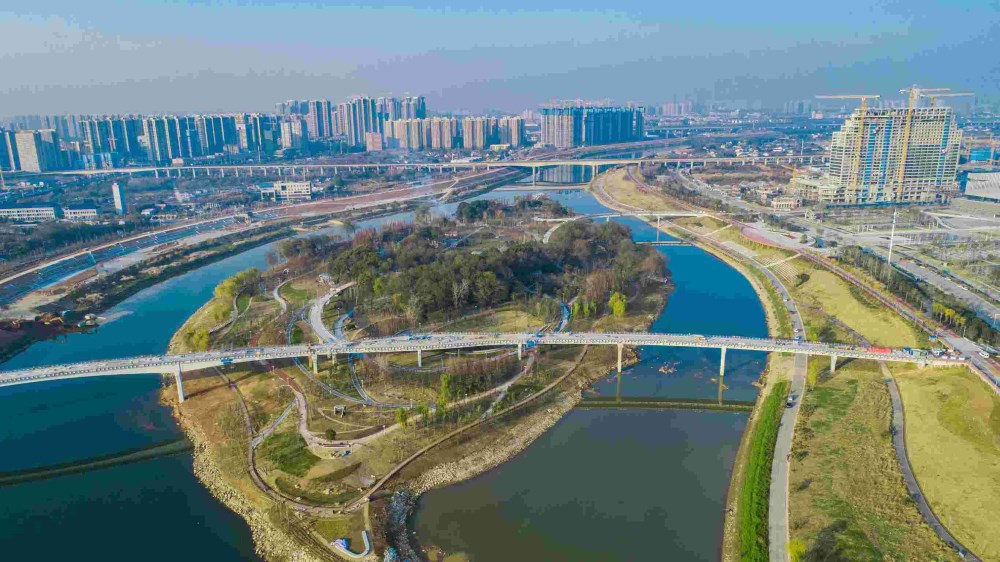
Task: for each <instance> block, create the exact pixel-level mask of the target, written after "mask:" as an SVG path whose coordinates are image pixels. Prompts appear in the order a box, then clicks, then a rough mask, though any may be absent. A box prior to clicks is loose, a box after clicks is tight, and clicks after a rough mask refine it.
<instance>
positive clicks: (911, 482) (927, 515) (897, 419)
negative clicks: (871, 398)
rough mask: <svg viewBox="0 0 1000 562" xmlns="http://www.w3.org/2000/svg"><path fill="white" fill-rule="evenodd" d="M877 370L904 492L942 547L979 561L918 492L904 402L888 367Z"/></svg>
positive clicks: (880, 365) (963, 557)
mask: <svg viewBox="0 0 1000 562" xmlns="http://www.w3.org/2000/svg"><path fill="white" fill-rule="evenodd" d="M879 367H881V369H882V374H883V375H884V376H885V383H886V385H887V386H888V387H889V396H890V397H891V398H892V446H893V448H894V449H895V450H896V458H897V459H898V460H899V468H900V470H902V472H903V481H905V482H906V491H907V492H909V493H910V497H911V498H913V501H914V502H915V503H916V504H917V510H918V511H920V515H921V516H923V518H924V521H926V522H927V524H928V525H930V526H931V529H934V533H935V534H937V536H938V537H940V538H941V540H943V541H944V542H945V544H947V545H948V546H950V547H952V548H954V549H955V550H956V551H958V554H959V555H960V556H961V557H962V559H964V560H972V561H974V562H981V561H980V559H979V557H978V556H976V555H975V554H973V553H971V552H969V550H968V549H967V548H965V547H964V546H962V543H960V542H958V539H956V538H955V537H954V536H952V534H951V533H949V532H948V529H946V528H945V526H944V525H943V524H941V520H940V519H938V516H937V514H935V513H934V510H933V509H931V506H930V504H929V503H927V498H926V497H924V494H923V492H922V491H921V490H920V483H919V482H917V477H916V475H915V474H913V467H912V466H911V465H910V457H909V456H908V455H907V454H906V414H905V412H904V411H903V400H902V399H901V398H900V396H899V387H898V386H896V379H895V378H894V377H893V376H892V372H891V371H889V367H887V366H886V364H885V363H883V362H879Z"/></svg>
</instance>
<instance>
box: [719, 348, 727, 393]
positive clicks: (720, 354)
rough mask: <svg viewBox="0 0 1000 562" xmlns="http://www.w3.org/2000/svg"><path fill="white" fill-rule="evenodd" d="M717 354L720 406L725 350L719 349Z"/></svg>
mask: <svg viewBox="0 0 1000 562" xmlns="http://www.w3.org/2000/svg"><path fill="white" fill-rule="evenodd" d="M719 351H720V353H719V404H722V389H723V387H724V385H723V383H722V381H723V379H725V377H726V348H724V347H723V348H721V349H720V350H719Z"/></svg>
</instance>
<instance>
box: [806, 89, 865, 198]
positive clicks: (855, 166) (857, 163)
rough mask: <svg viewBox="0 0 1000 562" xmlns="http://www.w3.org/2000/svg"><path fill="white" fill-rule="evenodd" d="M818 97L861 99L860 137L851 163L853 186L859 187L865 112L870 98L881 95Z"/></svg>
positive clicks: (825, 98)
mask: <svg viewBox="0 0 1000 562" xmlns="http://www.w3.org/2000/svg"><path fill="white" fill-rule="evenodd" d="M816 97H817V98H819V99H824V100H845V99H848V100H861V111H859V112H858V137H857V139H855V143H854V145H855V151H854V162H853V163H852V165H851V187H852V188H854V189H857V187H858V178H859V177H860V171H861V146H862V143H863V142H864V134H865V128H864V125H865V112H866V111H867V110H868V100H877V99H879V97H880V96H878V95H877V94H837V95H825V96H816Z"/></svg>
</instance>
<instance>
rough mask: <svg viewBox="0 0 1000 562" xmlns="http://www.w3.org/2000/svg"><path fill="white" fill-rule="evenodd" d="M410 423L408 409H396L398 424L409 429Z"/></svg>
mask: <svg viewBox="0 0 1000 562" xmlns="http://www.w3.org/2000/svg"><path fill="white" fill-rule="evenodd" d="M408 421H409V414H408V413H407V411H406V408H396V423H398V424H399V425H401V426H403V427H407V425H408Z"/></svg>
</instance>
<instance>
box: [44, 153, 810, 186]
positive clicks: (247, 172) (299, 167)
mask: <svg viewBox="0 0 1000 562" xmlns="http://www.w3.org/2000/svg"><path fill="white" fill-rule="evenodd" d="M826 161H827V156H825V155H818V154H817V155H798V156H737V157H688V158H655V157H653V158H581V159H567V158H563V159H552V160H497V161H480V162H471V161H470V162H465V161H463V162H398V163H354V164H291V163H290V164H280V163H275V164H202V165H192V166H137V167H128V168H104V169H95V170H59V171H50V172H32V173H31V174H30V175H32V176H103V175H108V174H114V175H123V174H124V175H136V174H152V175H154V176H155V177H160V175H161V174H163V175H165V176H166V177H171V176H177V177H181V176H182V175H184V174H187V175H190V176H191V177H198V174H199V173H200V174H202V175H205V176H211V175H213V174H214V175H217V176H219V177H225V176H226V175H227V174H229V175H231V176H236V177H240V176H253V175H255V174H257V173H260V174H262V175H268V174H272V175H277V176H284V175H289V176H296V175H302V176H304V175H306V174H307V173H309V172H312V173H318V174H320V175H324V174H326V173H327V172H328V171H329V172H331V173H334V174H338V173H340V172H344V171H346V172H355V171H374V172H381V171H390V172H392V171H399V170H407V169H411V170H412V169H416V170H425V171H428V172H432V171H438V172H444V171H451V172H455V171H458V170H463V169H464V170H470V169H471V170H492V169H494V168H522V169H530V170H531V174H532V183H534V181H535V178H536V177H537V175H538V174H537V172H538V169H539V168H551V167H553V166H581V167H590V168H591V170H592V171H593V172H595V173H596V172H598V171H600V169H601V168H602V167H608V166H610V167H617V166H628V165H639V166H644V165H647V164H663V165H666V166H673V167H675V168H677V169H680V168H683V167H688V168H694V167H697V166H709V165H723V166H725V165H728V166H753V165H760V164H764V165H778V164H817V163H823V162H826Z"/></svg>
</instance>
